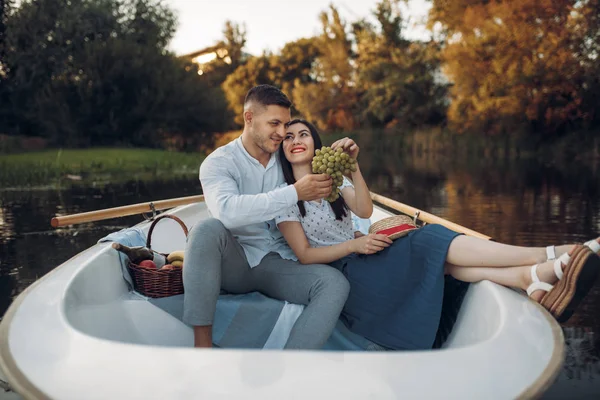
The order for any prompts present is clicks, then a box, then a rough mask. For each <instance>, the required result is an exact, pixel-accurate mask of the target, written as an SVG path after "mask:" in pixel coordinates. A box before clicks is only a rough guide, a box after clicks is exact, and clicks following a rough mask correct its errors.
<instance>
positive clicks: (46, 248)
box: [0, 138, 600, 398]
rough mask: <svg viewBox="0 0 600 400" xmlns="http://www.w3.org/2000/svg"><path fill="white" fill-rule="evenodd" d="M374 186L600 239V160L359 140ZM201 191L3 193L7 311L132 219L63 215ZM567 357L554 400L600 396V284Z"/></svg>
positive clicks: (508, 221)
mask: <svg viewBox="0 0 600 400" xmlns="http://www.w3.org/2000/svg"><path fill="white" fill-rule="evenodd" d="M359 144H361V148H362V150H361V155H360V163H361V169H362V170H363V173H364V174H365V177H366V180H367V182H368V183H369V184H370V187H371V190H373V191H374V192H377V193H380V194H382V195H385V196H388V197H391V198H394V199H397V200H398V201H401V202H404V203H406V204H410V205H413V206H415V207H418V208H422V209H424V210H427V211H429V212H432V213H434V214H437V215H439V216H441V217H443V218H447V219H449V220H451V221H454V222H456V223H459V224H461V225H464V226H466V227H469V228H471V229H475V230H477V231H480V232H482V233H485V234H487V235H490V236H492V237H493V238H494V239H496V240H498V241H501V242H506V243H509V244H515V245H529V246H532V245H537V246H545V245H549V244H559V243H568V242H576V241H578V242H580V241H583V240H588V239H590V238H593V237H596V236H598V235H600V185H599V182H600V179H599V178H600V177H599V174H600V172H599V168H598V164H597V163H596V164H592V165H585V164H582V163H578V162H577V161H573V162H572V163H570V164H568V165H560V164H544V163H540V162H537V161H535V160H534V161H511V160H507V159H491V158H483V157H482V158H467V157H453V156H452V155H440V154H432V153H418V152H414V153H410V154H404V155H402V156H400V154H401V152H400V149H399V147H400V145H399V144H398V143H396V142H394V141H393V140H391V141H389V140H387V139H386V138H378V139H377V140H374V139H373V138H363V139H362V140H361V139H360V138H359ZM197 193H199V184H198V183H197V181H196V180H195V179H190V180H189V181H174V182H152V183H142V182H131V183H128V184H124V185H118V186H106V187H103V188H75V189H72V190H68V191H53V190H39V191H0V312H2V313H4V311H5V310H6V308H7V307H8V305H9V303H10V301H11V299H12V298H13V297H14V296H15V295H16V294H18V293H20V292H21V291H22V290H24V289H25V288H26V287H27V286H28V285H29V284H30V283H31V282H33V281H34V280H36V279H37V278H39V277H41V276H43V275H44V274H45V273H47V272H49V271H50V270H51V269H52V268H54V267H55V266H57V265H59V264H60V263H62V262H64V261H65V260H67V259H68V258H70V257H72V256H73V255H75V254H77V253H79V252H80V251H82V250H84V249H86V248H87V247H89V246H91V245H92V244H94V243H95V242H96V241H97V240H98V239H99V238H101V237H102V236H104V235H106V234H108V233H110V232H112V231H115V230H118V229H120V228H122V227H125V226H130V225H132V224H135V223H137V222H139V221H140V217H138V216H132V217H127V218H122V219H114V220H109V221H103V222H97V223H92V224H83V225H78V226H75V227H67V228H61V229H59V230H52V229H51V228H50V224H49V221H50V218H51V217H52V216H54V215H55V213H65V214H66V213H75V212H83V211H90V210H95V209H101V208H107V207H116V206H120V205H124V204H132V203H137V202H141V201H150V200H157V199H165V198H171V197H180V196H187V195H192V194H197ZM564 332H565V337H566V341H567V358H566V362H565V367H564V369H563V371H562V374H561V375H560V377H559V378H558V380H557V383H556V384H555V385H554V386H553V387H552V388H551V390H550V391H549V392H548V393H547V394H546V395H545V396H544V397H545V398H564V397H567V396H568V397H570V398H573V397H579V398H589V397H598V396H600V361H599V357H600V282H599V283H596V285H595V286H594V288H593V289H592V291H591V293H590V295H589V296H588V298H587V299H586V301H585V302H584V303H583V304H582V306H581V307H580V309H579V310H578V312H577V313H576V314H575V315H574V316H573V317H572V318H571V320H570V321H569V322H568V323H567V324H565V325H564Z"/></svg>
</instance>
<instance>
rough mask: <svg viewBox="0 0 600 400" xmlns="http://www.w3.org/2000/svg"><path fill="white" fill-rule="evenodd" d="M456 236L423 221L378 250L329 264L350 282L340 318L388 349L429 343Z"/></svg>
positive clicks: (435, 324) (438, 317)
mask: <svg viewBox="0 0 600 400" xmlns="http://www.w3.org/2000/svg"><path fill="white" fill-rule="evenodd" d="M458 235H459V233H456V232H454V231H451V230H449V229H447V228H445V227H443V226H441V225H426V226H424V227H423V228H420V229H418V230H416V231H413V232H410V233H409V234H408V235H407V236H405V237H403V238H399V239H396V240H395V241H394V243H393V244H392V245H391V246H390V247H388V248H386V249H385V250H383V251H381V252H379V253H376V254H372V255H353V256H349V257H345V258H343V259H341V260H339V261H338V262H336V263H333V264H332V265H333V266H335V267H336V268H340V269H341V271H342V272H343V273H344V275H345V276H346V277H347V278H348V281H349V282H350V294H349V296H348V301H347V302H346V305H345V307H344V310H343V312H342V316H341V319H342V321H343V322H344V323H345V324H346V326H347V327H348V328H349V329H350V330H351V331H353V332H355V333H357V334H359V335H362V336H364V337H366V338H367V339H369V340H371V341H372V342H375V343H377V344H380V345H382V346H385V347H387V348H390V349H394V350H421V349H430V348H432V345H433V342H434V340H435V337H436V332H437V329H438V325H439V322H440V315H441V310H442V300H443V296H444V264H445V261H446V254H447V252H448V247H449V246H450V243H451V242H452V240H453V239H454V238H455V237H456V236H458Z"/></svg>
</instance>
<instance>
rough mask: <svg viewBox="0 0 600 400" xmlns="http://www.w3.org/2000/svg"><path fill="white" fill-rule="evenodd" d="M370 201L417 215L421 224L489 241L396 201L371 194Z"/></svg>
mask: <svg viewBox="0 0 600 400" xmlns="http://www.w3.org/2000/svg"><path fill="white" fill-rule="evenodd" d="M371 199H372V200H373V201H376V202H377V203H379V204H382V205H384V206H386V207H389V208H392V209H394V210H396V211H399V212H401V213H404V214H406V215H409V216H411V217H414V216H415V215H418V219H420V220H421V221H423V222H427V223H428V224H440V225H443V226H445V227H446V228H448V229H450V230H453V231H454V232H458V233H464V234H465V235H469V236H475V237H478V238H481V239H485V240H490V239H491V237H490V236H486V235H484V234H482V233H479V232H477V231H474V230H472V229H469V228H465V227H464V226H461V225H458V224H456V223H454V222H451V221H448V220H446V219H444V218H441V217H438V216H437V215H433V214H429V213H428V212H425V211H422V210H419V209H418V208H415V207H411V206H409V205H406V204H403V203H400V202H398V201H396V200H392V199H389V198H387V197H385V196H382V195H380V194H377V193H373V192H371Z"/></svg>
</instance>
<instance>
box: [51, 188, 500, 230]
mask: <svg viewBox="0 0 600 400" xmlns="http://www.w3.org/2000/svg"><path fill="white" fill-rule="evenodd" d="M371 198H372V199H373V201H376V202H378V203H380V204H382V205H384V206H386V207H389V208H391V209H394V210H396V211H398V212H401V213H404V214H407V215H409V216H411V217H412V216H414V215H415V214H416V213H418V214H419V216H418V218H419V219H420V220H421V221H423V222H427V223H428V224H440V225H443V226H445V227H446V228H448V229H451V230H453V231H455V232H459V233H464V234H466V235H470V236H476V237H479V238H482V239H486V240H489V239H491V238H490V237H489V236H486V235H484V234H481V233H479V232H476V231H474V230H471V229H469V228H465V227H464V226H461V225H458V224H456V223H454V222H450V221H448V220H445V219H443V218H440V217H438V216H436V215H433V214H429V213H428V212H425V211H422V210H419V209H417V208H415V207H411V206H409V205H406V204H403V203H400V202H398V201H395V200H392V199H390V198H387V197H385V196H382V195H380V194H377V193H373V192H371ZM201 201H204V196H203V195H198V196H187V197H179V198H175V199H168V200H158V201H155V202H147V203H139V204H132V205H129V206H122V207H114V208H107V209H105V210H97V211H90V212H85V213H80V214H73V215H64V216H59V217H54V218H52V221H51V224H52V226H53V227H54V228H58V227H61V226H67V225H74V224H81V223H84V222H93V221H101V220H104V219H110V218H117V217H124V216H127V215H134V214H141V213H146V212H152V208H153V207H154V210H165V209H167V208H173V207H177V206H182V205H186V204H192V203H199V202H201Z"/></svg>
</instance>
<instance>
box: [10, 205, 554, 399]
mask: <svg viewBox="0 0 600 400" xmlns="http://www.w3.org/2000/svg"><path fill="white" fill-rule="evenodd" d="M170 213H173V214H176V215H177V216H179V217H180V218H182V219H183V220H184V221H185V222H186V224H187V225H188V226H191V225H193V224H194V223H196V222H198V221H199V220H201V219H203V218H206V217H207V215H208V214H207V212H206V208H205V206H204V204H202V203H201V204H195V205H189V206H184V207H179V208H177V209H174V210H172V211H170ZM386 215H387V213H386V212H385V211H384V210H382V209H379V208H378V209H377V210H376V213H375V214H374V218H375V219H378V218H381V217H383V216H386ZM140 227H141V228H143V229H146V230H147V228H148V224H147V223H144V224H142V225H140ZM177 231H181V229H180V228H179V229H178V228H177V227H176V226H174V227H173V231H172V232H169V229H159V230H157V231H156V232H157V235H158V236H157V237H156V238H154V236H153V242H154V240H156V243H161V245H164V246H167V247H169V246H170V247H171V248H163V249H160V250H161V251H173V250H176V249H178V248H181V245H182V242H181V241H182V240H185V239H184V238H177V237H176V236H173V235H177V233H175V232H177ZM161 232H162V233H161ZM160 235H163V237H160ZM109 246H110V245H109V244H107V243H102V244H97V245H95V246H93V247H91V248H90V249H88V250H86V251H84V252H82V253H80V254H78V255H77V256H75V257H74V258H72V259H71V260H69V261H67V262H66V263H64V264H63V265H61V266H60V267H58V268H56V269H55V270H53V271H52V272H51V273H49V274H47V275H46V276H45V277H43V278H42V279H40V280H39V281H37V282H35V283H34V284H33V285H32V286H30V287H29V288H28V289H26V290H25V291H24V292H23V293H22V294H21V295H20V296H19V297H18V298H17V299H15V301H14V302H13V304H12V305H11V307H10V309H9V310H8V312H7V313H6V315H5V317H4V319H3V320H2V322H1V323H0V368H1V369H2V370H3V371H4V373H5V375H6V376H7V379H8V381H9V382H10V383H11V385H12V386H13V387H14V388H15V389H16V391H17V392H19V393H20V394H21V395H22V396H23V397H25V398H36V399H37V398H53V399H107V398H127V399H167V398H168V399H170V398H185V399H195V398H198V399H200V398H213V397H216V398H242V397H243V398H247V399H261V400H263V399H281V398H309V397H312V398H315V397H316V398H342V397H348V398H361V399H362V398H377V399H392V398H393V399H396V398H399V397H403V398H428V399H433V398H445V399H447V398H491V399H507V398H518V397H523V398H529V397H535V396H539V395H540V394H541V393H542V392H543V391H544V390H545V389H546V388H547V387H548V386H549V385H550V384H551V383H552V381H553V380H554V378H555V377H556V375H557V373H558V372H559V370H560V367H561V365H562V361H563V357H564V339H563V335H562V330H561V328H560V326H559V325H558V324H557V323H556V321H554V319H552V318H551V317H550V315H549V314H548V313H547V312H546V311H545V310H544V309H543V308H541V307H540V306H539V305H537V304H536V303H534V302H532V301H530V300H528V299H527V298H526V297H525V296H523V295H521V294H519V293H517V292H515V291H513V290H510V289H506V288H504V287H501V286H498V285H495V284H492V283H490V282H487V281H484V282H480V283H477V284H473V285H471V286H470V287H469V289H468V291H467V293H466V295H465V298H464V301H463V305H462V307H461V310H460V312H459V315H458V318H457V321H456V324H455V327H454V330H453V331H452V333H451V334H450V336H449V338H448V340H447V341H446V342H445V344H444V346H443V348H442V349H439V350H431V351H415V352H347V351H339V352H335V351H282V350H253V349H235V350H233V349H194V348H192V347H191V344H192V330H191V328H190V327H188V326H186V325H185V324H183V323H182V322H181V321H179V320H178V319H176V318H173V317H172V316H171V315H169V314H168V313H166V312H165V311H163V310H161V309H159V308H158V307H155V306H154V305H152V304H151V303H149V302H148V301H147V300H146V299H144V298H141V297H139V296H135V295H132V294H131V293H130V292H129V291H128V290H127V286H126V284H125V283H124V281H123V278H122V275H121V270H120V266H119V262H118V256H117V255H116V252H115V251H114V250H111V249H110V248H109Z"/></svg>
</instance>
